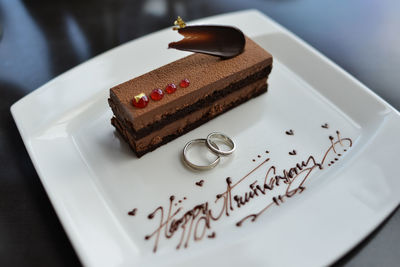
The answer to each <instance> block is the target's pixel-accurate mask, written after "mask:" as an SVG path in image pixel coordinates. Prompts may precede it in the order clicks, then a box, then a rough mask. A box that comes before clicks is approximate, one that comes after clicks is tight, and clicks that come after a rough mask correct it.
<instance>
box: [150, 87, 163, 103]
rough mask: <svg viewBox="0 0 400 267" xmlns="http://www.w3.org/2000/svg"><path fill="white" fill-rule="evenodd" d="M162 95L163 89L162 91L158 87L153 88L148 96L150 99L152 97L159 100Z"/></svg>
mask: <svg viewBox="0 0 400 267" xmlns="http://www.w3.org/2000/svg"><path fill="white" fill-rule="evenodd" d="M163 96H164V93H163V91H162V90H161V89H159V88H157V89H154V90H153V91H151V93H150V97H151V99H153V100H154V101H158V100H161V98H163Z"/></svg>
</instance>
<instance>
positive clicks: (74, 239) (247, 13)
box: [10, 9, 400, 266]
mask: <svg viewBox="0 0 400 267" xmlns="http://www.w3.org/2000/svg"><path fill="white" fill-rule="evenodd" d="M228 16H233V17H235V16H244V17H250V18H251V17H254V16H256V17H257V18H258V19H262V20H264V23H266V24H267V23H268V24H270V25H271V26H273V27H275V28H276V29H277V32H283V33H285V34H287V35H288V36H289V37H290V38H292V39H293V40H295V41H296V42H298V43H299V44H300V45H302V46H303V47H305V48H306V49H308V50H310V51H311V52H313V53H314V54H315V55H317V56H318V57H319V58H321V59H323V60H324V61H325V63H327V64H329V65H332V66H333V67H335V69H337V70H339V71H340V72H341V74H342V75H344V76H346V77H347V78H349V79H350V80H351V81H352V82H354V83H356V84H357V85H359V86H360V87H361V88H362V89H363V91H364V92H365V93H367V94H369V95H370V96H371V97H372V98H373V99H374V100H376V101H378V102H379V103H381V104H383V105H384V106H385V107H387V108H388V109H389V110H390V112H391V113H393V115H394V116H395V117H396V118H397V119H398V118H400V114H399V111H397V110H396V109H395V108H394V107H392V106H391V105H390V104H389V103H387V102H386V101H385V100H384V99H382V98H381V97H380V96H378V95H377V94H376V93H375V92H373V91H372V90H370V89H369V88H367V87H366V86H365V85H364V84H363V83H361V82H360V81H359V80H357V79H356V78H355V77H353V76H352V75H351V74H349V73H348V72H346V71H345V70H343V69H342V68H341V67H340V66H338V65H337V64H336V63H334V62H333V61H332V60H330V59H329V58H327V57H326V56H325V55H323V54H322V53H320V52H319V51H317V50H316V49H315V48H313V47H312V46H310V45H309V44H308V43H306V42H305V41H303V40H301V39H300V38H299V37H297V36H296V35H294V34H293V33H291V32H290V31H288V30H287V29H285V28H284V27H282V26H281V25H279V24H278V23H276V22H274V21H273V20H272V19H270V18H269V17H267V16H266V15H265V14H263V13H261V12H259V11H257V10H254V9H250V10H244V11H238V12H232V13H225V14H222V15H216V16H212V17H207V18H203V19H200V20H196V21H195V22H197V21H200V22H202V21H207V20H213V19H216V20H219V19H225V18H226V17H228ZM165 30H167V29H163V30H159V31H157V32H154V33H151V34H148V35H145V36H143V37H140V38H138V39H135V40H132V41H129V42H128V43H125V44H122V45H120V46H118V47H115V48H113V49H111V50H108V51H106V52H104V53H102V54H100V55H97V56H96V57H94V58H92V59H89V60H88V61H86V62H83V63H81V64H79V65H77V66H76V67H74V68H72V69H70V70H68V71H66V72H64V73H63V74H61V75H59V76H57V77H55V78H53V79H52V80H50V81H49V82H47V83H45V84H44V85H43V86H41V87H39V88H38V89H36V90H34V91H32V92H31V93H29V94H27V95H26V96H24V97H23V98H21V99H20V100H18V101H17V102H15V103H14V104H13V105H12V106H11V107H10V110H11V114H12V116H13V118H14V120H15V123H16V125H17V128H18V130H19V132H20V135H21V138H22V140H23V142H24V145H25V147H26V148H27V152H28V154H29V156H30V158H31V160H32V163H33V165H34V167H35V170H36V172H37V173H38V176H39V178H40V180H41V182H42V184H43V186H44V188H45V190H46V193H47V194H48V196H49V199H50V200H51V203H52V205H53V207H54V210H55V212H56V214H57V216H58V217H59V219H60V222H61V224H62V225H63V227H64V229H65V231H66V233H67V236H68V238H69V239H70V241H71V243H72V246H73V247H74V249H75V251H76V252H77V254H78V255H79V258H80V260H81V261H82V263H84V265H87V266H91V265H93V262H92V260H91V259H90V258H91V257H93V256H91V255H88V253H87V251H86V249H85V248H82V245H81V242H80V241H79V237H78V236H77V235H76V232H75V230H74V229H73V228H72V226H71V224H70V223H69V219H68V218H66V215H65V214H64V211H63V208H62V207H61V206H60V205H59V204H58V203H59V202H58V201H57V196H55V195H54V194H53V192H52V189H51V186H50V185H49V184H48V183H47V180H46V178H45V174H43V172H42V169H41V166H40V165H39V163H38V162H37V160H36V156H35V154H34V151H33V148H32V146H31V143H30V138H31V137H32V136H31V135H30V134H29V133H27V132H26V131H25V127H24V122H23V121H22V119H21V118H20V115H19V112H20V109H21V108H23V106H24V103H25V102H29V101H31V99H33V98H34V97H36V95H37V94H40V93H42V92H43V91H45V90H51V88H52V87H51V85H52V83H56V82H57V81H58V79H61V78H62V77H65V76H68V75H69V74H70V73H72V72H73V71H75V70H77V69H78V68H81V67H82V66H89V65H90V64H91V63H92V62H94V61H95V60H97V59H99V58H101V57H104V56H107V55H110V54H108V53H109V52H111V51H116V50H117V49H120V48H121V47H124V46H128V45H132V44H134V43H135V42H137V41H139V40H146V39H151V38H152V36H155V35H157V34H160V33H161V32H163V31H165ZM398 204H399V203H397V205H398ZM395 207H396V205H395V206H394V207H391V208H389V209H388V212H387V214H386V216H385V218H386V217H387V216H388V215H389V214H390V212H392V210H393V209H394V208H395ZM383 219H384V218H383ZM383 219H382V220H383ZM382 220H379V223H377V224H376V225H375V227H374V228H372V229H371V231H370V232H372V231H373V230H374V229H375V228H376V227H377V226H378V225H379V224H380V223H381V222H382ZM370 232H369V233H370ZM363 238H365V236H364V237H363ZM362 240H363V239H360V240H358V241H357V242H355V243H354V244H352V246H351V248H353V247H355V246H356V245H357V244H358V243H359V242H361V241H362ZM347 251H348V250H347V249H346V250H344V251H343V253H342V254H341V255H340V257H342V256H343V255H344V254H345V253H346V252H347ZM331 263H332V262H330V264H331Z"/></svg>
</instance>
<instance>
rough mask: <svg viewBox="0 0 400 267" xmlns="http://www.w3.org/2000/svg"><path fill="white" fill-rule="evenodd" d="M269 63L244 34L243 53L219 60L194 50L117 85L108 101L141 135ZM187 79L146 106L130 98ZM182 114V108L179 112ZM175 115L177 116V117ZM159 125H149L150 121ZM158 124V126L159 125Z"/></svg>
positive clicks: (268, 58) (262, 68)
mask: <svg viewBox="0 0 400 267" xmlns="http://www.w3.org/2000/svg"><path fill="white" fill-rule="evenodd" d="M271 64H272V56H271V55H270V54H269V53H268V52H266V51H265V50H264V49H262V48H261V47H259V46H258V45H257V44H256V43H254V42H253V41H252V40H250V39H248V38H246V46H245V49H244V51H243V53H242V54H240V55H238V56H236V57H234V58H231V59H225V60H222V59H220V58H217V57H213V56H208V55H203V54H193V55H190V56H187V57H185V58H182V59H180V60H177V61H175V62H172V63H170V64H168V65H165V66H163V67H161V68H158V69H156V70H153V71H151V72H149V73H147V74H144V75H142V76H139V77H137V78H135V79H132V80H130V81H127V82H125V83H122V84H120V85H117V86H115V87H113V88H111V90H110V104H111V105H113V106H114V109H115V107H118V108H117V109H116V110H114V112H115V113H116V114H117V116H118V118H119V119H120V120H121V121H124V122H126V123H128V124H131V125H130V128H132V129H133V130H134V131H135V132H136V133H138V132H139V133H140V131H141V129H145V128H146V127H147V129H146V130H142V131H143V132H142V135H145V134H146V133H149V132H151V131H154V130H155V129H157V127H162V125H163V123H162V122H159V121H162V120H163V118H166V117H168V116H173V115H172V114H175V113H177V112H178V111H179V110H183V109H185V108H187V107H188V106H192V105H194V103H196V102H198V101H199V99H206V98H207V96H209V95H212V94H213V93H214V92H216V91H219V90H222V89H225V88H227V87H228V86H229V85H231V84H235V83H238V82H240V81H242V80H244V79H245V78H247V77H250V76H251V75H253V74H255V73H261V72H262V71H263V70H264V71H265V70H266V69H267V67H269V66H270V65H271ZM182 79H188V80H189V81H190V86H189V87H187V88H180V87H178V88H177V90H176V92H174V93H173V94H165V95H164V97H163V99H161V100H160V101H152V100H150V102H149V104H148V105H147V107H145V108H143V109H138V108H135V107H134V106H133V105H132V102H131V101H132V99H133V98H134V97H135V96H136V95H138V94H140V93H142V92H144V93H145V94H149V93H150V92H151V91H152V90H153V89H154V88H161V89H164V88H165V86H166V85H167V84H170V83H175V84H179V82H180V81H181V80H182ZM181 114H183V115H184V114H185V112H183V111H182V112H181ZM174 116H175V115H174ZM177 118H178V117H177ZM157 122H159V123H158V125H159V126H157V127H155V126H154V127H152V126H151V125H157ZM160 125H161V126H160Z"/></svg>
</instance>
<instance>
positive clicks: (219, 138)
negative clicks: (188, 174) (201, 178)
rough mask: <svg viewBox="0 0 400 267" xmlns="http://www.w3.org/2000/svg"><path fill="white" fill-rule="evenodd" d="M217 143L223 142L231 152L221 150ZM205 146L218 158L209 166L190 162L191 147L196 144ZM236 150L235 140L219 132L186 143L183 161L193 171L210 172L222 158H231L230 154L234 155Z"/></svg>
mask: <svg viewBox="0 0 400 267" xmlns="http://www.w3.org/2000/svg"><path fill="white" fill-rule="evenodd" d="M215 142H222V143H224V144H226V145H227V146H228V147H229V150H222V149H220V148H219V147H218V146H217V144H216V143H215ZM199 143H202V144H205V145H206V146H207V148H208V149H209V150H210V151H211V152H212V153H213V154H215V155H216V156H217V158H216V159H215V160H214V161H213V162H211V163H210V164H208V165H198V164H195V163H193V162H192V161H190V160H189V158H188V156H187V154H188V151H189V149H190V147H191V146H192V145H194V144H199ZM235 149H236V144H235V142H233V140H232V139H231V138H230V137H229V136H227V135H225V134H223V133H217V132H213V133H210V134H209V135H208V136H207V138H205V139H204V138H199V139H194V140H191V141H189V142H188V143H186V145H185V147H184V148H183V161H184V162H185V164H186V165H187V166H189V167H191V168H193V169H196V170H209V169H212V168H214V167H215V166H217V165H218V163H219V162H220V160H221V156H224V157H225V156H229V155H230V154H232V153H233V152H234V151H235Z"/></svg>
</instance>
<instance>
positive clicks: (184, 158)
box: [182, 138, 221, 171]
mask: <svg viewBox="0 0 400 267" xmlns="http://www.w3.org/2000/svg"><path fill="white" fill-rule="evenodd" d="M197 143H206V139H204V138H201V139H194V140H191V141H189V142H187V143H186V145H185V147H184V148H183V153H182V154H183V161H184V162H185V163H186V165H187V166H189V167H191V168H193V169H196V170H202V171H204V170H209V169H212V168H214V167H215V166H217V164H218V163H219V161H220V159H221V157H220V156H219V155H216V156H217V158H216V159H215V160H214V161H213V162H212V163H210V164H209V165H197V164H194V163H192V162H190V160H189V159H188V158H187V157H186V152H187V151H188V150H189V147H190V146H191V145H192V144H197ZM211 145H212V146H215V147H217V148H218V146H217V145H216V144H215V143H214V142H212V141H211Z"/></svg>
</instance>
